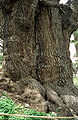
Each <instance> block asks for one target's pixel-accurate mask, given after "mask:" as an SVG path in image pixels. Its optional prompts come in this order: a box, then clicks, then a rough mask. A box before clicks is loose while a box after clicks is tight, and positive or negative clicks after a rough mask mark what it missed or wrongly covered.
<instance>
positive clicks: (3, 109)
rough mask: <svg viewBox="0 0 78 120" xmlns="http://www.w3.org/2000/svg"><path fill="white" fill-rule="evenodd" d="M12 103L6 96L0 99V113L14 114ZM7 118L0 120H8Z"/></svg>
mask: <svg viewBox="0 0 78 120" xmlns="http://www.w3.org/2000/svg"><path fill="white" fill-rule="evenodd" d="M14 111H15V106H14V102H13V101H12V100H11V99H10V98H8V97H7V96H3V97H1V98H0V113H8V114H14ZM8 118H9V116H0V120H8Z"/></svg>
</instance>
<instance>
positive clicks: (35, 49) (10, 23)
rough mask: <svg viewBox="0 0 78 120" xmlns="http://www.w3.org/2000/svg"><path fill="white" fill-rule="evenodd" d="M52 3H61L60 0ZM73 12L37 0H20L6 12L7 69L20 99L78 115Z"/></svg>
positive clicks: (41, 107)
mask: <svg viewBox="0 0 78 120" xmlns="http://www.w3.org/2000/svg"><path fill="white" fill-rule="evenodd" d="M52 2H56V3H57V4H58V1H57V0H56V1H55V0H52ZM4 5H5V4H4ZM7 9H10V7H8V8H7ZM67 9H68V13H66V10H67ZM8 11H9V10H8ZM70 11H71V9H69V8H68V7H66V6H65V7H63V6H61V7H57V8H56V7H47V6H44V5H43V4H41V3H40V2H38V1H37V0H30V1H28V0H19V1H16V2H14V3H13V6H12V9H11V12H6V10H5V11H4V13H5V14H4V13H3V15H4V60H5V64H4V66H5V67H4V68H5V69H4V71H7V76H8V77H9V78H10V79H11V80H12V81H14V82H15V89H16V91H17V92H18V94H20V95H21V97H20V99H23V100H25V101H26V102H29V101H30V103H31V106H32V107H33V106H34V108H36V109H38V110H40V111H45V112H49V111H56V110H57V109H58V110H59V112H58V114H61V115H71V114H72V113H71V109H72V110H73V111H75V112H76V113H77V114H78V112H77V111H78V91H77V89H76V88H75V87H74V85H73V72H72V63H71V60H70V53H69V42H70V41H69V39H70V35H71V33H72V31H73V30H72V26H73V27H74V30H75V29H76V28H77V20H76V16H75V17H73V16H74V13H73V14H72V15H71V14H70ZM67 14H68V15H69V16H68V17H65V15H66V16H67ZM4 73H5V72H4ZM4 75H5V74H4ZM35 101H37V102H35ZM63 112H64V113H63Z"/></svg>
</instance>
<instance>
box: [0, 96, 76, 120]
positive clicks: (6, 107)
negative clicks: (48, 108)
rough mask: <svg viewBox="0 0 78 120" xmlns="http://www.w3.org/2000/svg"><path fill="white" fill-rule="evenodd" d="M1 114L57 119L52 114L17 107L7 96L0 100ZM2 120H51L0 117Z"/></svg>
mask: <svg viewBox="0 0 78 120" xmlns="http://www.w3.org/2000/svg"><path fill="white" fill-rule="evenodd" d="M0 113H8V114H24V115H31V116H51V117H56V115H54V114H52V113H51V112H50V113H45V112H38V111H36V110H34V109H28V108H25V107H23V106H21V105H18V106H15V105H14V102H13V101H12V100H11V99H10V98H8V97H7V95H6V96H2V97H1V98H0ZM0 120H49V119H43V118H24V117H13V116H0ZM59 120H68V119H59ZM73 120H74V119H73Z"/></svg>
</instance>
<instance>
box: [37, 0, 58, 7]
mask: <svg viewBox="0 0 78 120" xmlns="http://www.w3.org/2000/svg"><path fill="white" fill-rule="evenodd" d="M39 2H40V3H41V4H43V5H45V6H50V7H59V6H60V4H59V3H55V2H53V1H47V0H39Z"/></svg>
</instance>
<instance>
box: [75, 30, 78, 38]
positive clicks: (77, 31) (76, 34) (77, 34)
mask: <svg viewBox="0 0 78 120" xmlns="http://www.w3.org/2000/svg"><path fill="white" fill-rule="evenodd" d="M74 36H75V37H77V36H78V29H77V30H76V31H75V32H74Z"/></svg>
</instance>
